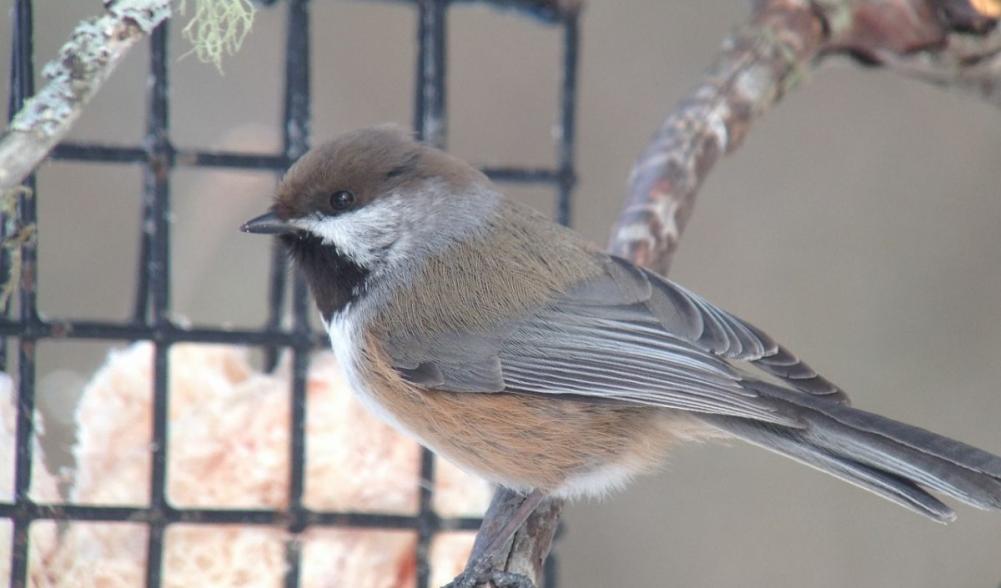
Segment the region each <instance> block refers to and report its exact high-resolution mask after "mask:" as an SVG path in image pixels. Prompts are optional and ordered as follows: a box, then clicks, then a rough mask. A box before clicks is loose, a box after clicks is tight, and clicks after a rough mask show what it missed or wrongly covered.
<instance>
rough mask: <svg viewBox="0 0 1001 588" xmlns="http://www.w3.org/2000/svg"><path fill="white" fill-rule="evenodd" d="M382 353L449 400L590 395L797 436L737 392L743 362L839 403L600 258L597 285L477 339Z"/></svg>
mask: <svg viewBox="0 0 1001 588" xmlns="http://www.w3.org/2000/svg"><path fill="white" fill-rule="evenodd" d="M387 350H388V352H389V354H390V357H391V358H392V359H393V363H394V365H395V366H396V367H397V368H398V371H399V372H400V374H401V375H402V376H403V377H404V378H406V379H407V380H409V381H411V382H413V383H414V384H417V385H421V386H425V387H428V388H434V389H441V390H450V391H456V392H499V391H502V390H517V391H522V392H530V393H538V394H565V395H576V396H589V397H601V398H604V399H608V400H616V401H623V402H630V403H638V404H649V405H655V406H663V407H668V408H676V409H681V410H689V411H696V412H703V413H711V414H723V415H731V416H738V417H745V418H752V419H755V420H761V421H767V422H773V423H778V424H783V425H787V426H797V425H798V421H797V419H796V417H794V416H790V415H789V414H783V413H782V411H781V410H779V409H778V408H776V407H777V406H778V404H777V403H774V402H772V401H770V400H769V399H767V398H763V397H761V396H760V395H759V394H758V392H756V391H753V390H750V389H748V388H747V387H745V386H743V385H742V383H741V380H742V378H741V376H740V375H739V374H738V373H737V371H736V370H735V369H734V368H733V367H732V366H731V365H730V364H729V363H728V362H727V360H746V361H750V362H753V363H755V364H756V365H759V366H760V367H762V369H765V370H766V371H768V372H770V373H773V374H775V375H776V376H778V377H780V378H783V379H785V380H787V381H789V382H790V383H791V384H792V385H793V386H795V387H797V388H798V389H801V390H803V391H806V392H810V393H814V394H824V395H835V396H837V395H840V390H838V389H837V388H835V387H834V386H832V385H830V384H829V383H827V381H826V380H823V378H820V376H817V375H816V373H815V372H813V371H812V370H811V369H810V368H809V367H808V366H806V365H805V364H804V363H802V362H801V361H799V360H798V359H796V358H795V356H793V355H792V354H790V353H789V352H788V351H786V350H785V349H784V348H782V347H780V346H779V345H777V344H776V343H775V342H774V341H772V339H771V338H769V337H768V336H767V335H765V334H764V333H762V332H761V331H759V330H757V329H755V328H754V327H752V326H751V325H749V324H747V323H745V322H743V321H741V320H740V319H738V318H736V317H734V316H732V315H730V314H729V313H727V312H725V311H723V310H721V309H719V308H717V307H715V306H713V305H712V304H710V303H708V302H707V301H705V300H704V299H702V298H700V297H698V296H697V295H695V294H692V293H691V292H688V291H687V290H685V289H683V288H681V287H680V286H677V285H675V284H673V283H671V282H669V281H668V280H666V279H664V278H661V277H659V276H657V275H655V274H652V273H650V272H648V271H646V270H643V269H640V268H638V267H636V266H634V265H632V264H630V263H629V262H627V261H625V260H622V259H618V258H614V257H608V258H606V261H605V272H604V274H603V275H601V276H599V277H597V278H593V279H589V280H586V281H584V282H582V283H580V284H578V285H576V286H575V287H573V288H571V289H569V291H567V292H566V293H565V294H564V295H563V296H561V297H560V298H559V299H558V300H556V301H554V302H552V303H551V304H548V305H546V306H544V307H540V308H537V309H535V311H534V312H531V313H528V314H527V315H526V316H523V317H521V318H520V319H518V320H515V321H511V322H510V323H508V324H498V325H496V326H495V328H493V329H490V330H489V332H478V333H473V332H465V333H447V334H444V335H440V336H437V337H434V338H432V339H430V340H422V341H414V340H403V339H399V338H394V337H393V336H392V335H390V337H389V340H388V341H387Z"/></svg>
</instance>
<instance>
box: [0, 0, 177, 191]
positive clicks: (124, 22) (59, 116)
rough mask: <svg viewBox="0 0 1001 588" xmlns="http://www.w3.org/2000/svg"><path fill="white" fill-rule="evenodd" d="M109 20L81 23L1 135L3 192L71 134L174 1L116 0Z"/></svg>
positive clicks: (109, 9)
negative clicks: (42, 84) (38, 87)
mask: <svg viewBox="0 0 1001 588" xmlns="http://www.w3.org/2000/svg"><path fill="white" fill-rule="evenodd" d="M105 8H106V10H107V12H106V14H105V15H104V16H101V17H98V18H94V19H91V20H86V21H83V22H81V23H80V24H79V25H77V27H76V29H74V31H73V33H72V35H71V36H70V40H69V41H68V42H67V43H66V44H65V45H63V47H62V49H60V51H59V57H58V58H56V59H55V60H53V61H51V62H49V63H48V64H47V65H46V66H45V68H44V69H43V70H42V75H43V76H44V77H45V79H46V84H45V87H43V88H42V89H41V90H40V91H39V92H38V93H37V94H35V96H33V97H32V98H31V99H30V100H28V102H26V103H25V105H24V107H23V108H22V109H21V111H20V112H18V113H17V115H16V116H15V117H14V119H13V120H12V121H11V123H10V126H9V127H8V128H7V130H6V131H5V132H4V134H3V135H2V136H0V192H3V191H5V190H7V189H9V188H13V187H14V186H17V185H18V184H20V183H21V182H22V181H24V178H26V177H27V176H28V174H30V173H31V172H32V170H34V169H35V168H36V167H37V166H38V164H39V163H41V162H42V160H44V159H45V157H46V156H47V155H48V153H49V151H51V150H52V148H53V147H55V146H56V144H57V143H59V141H60V140H61V139H62V138H63V137H64V136H66V133H68V132H69V130H70V128H71V127H72V126H73V124H74V123H75V122H76V120H77V119H78V118H79V117H80V113H81V112H82V111H83V107H84V106H85V105H86V104H87V103H88V102H89V101H90V99H91V98H93V97H94V95H95V94H96V93H97V90H98V89H99V88H100V87H101V85H102V84H103V83H104V81H105V80H107V79H108V76H109V75H111V72H112V71H114V69H115V67H116V66H117V65H118V64H119V63H120V62H121V61H122V58H123V57H124V56H125V55H126V54H127V53H128V51H129V49H131V48H132V47H133V46H134V45H135V44H136V43H137V42H138V41H139V39H141V38H143V37H144V36H146V35H147V34H149V33H150V31H152V30H153V29H154V28H156V26H157V25H159V24H160V23H161V22H163V21H164V20H166V19H167V18H169V17H170V13H171V12H170V0H117V1H115V0H111V1H106V2H105Z"/></svg>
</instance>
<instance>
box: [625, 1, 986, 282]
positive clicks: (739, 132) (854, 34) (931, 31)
mask: <svg viewBox="0 0 1001 588" xmlns="http://www.w3.org/2000/svg"><path fill="white" fill-rule="evenodd" d="M999 17H1001V0H938V1H937V2H929V1H928V0H813V1H810V0H759V1H758V2H756V3H755V5H754V12H753V14H752V17H751V20H750V22H749V23H748V24H747V25H746V26H744V27H743V28H741V29H739V30H738V31H737V32H736V33H734V34H733V35H731V36H730V37H729V38H727V39H726V40H725V41H724V42H723V50H722V52H721V53H720V54H719V56H718V57H717V59H716V62H715V64H714V65H713V66H712V67H711V68H710V69H709V71H708V72H707V74H706V76H705V78H704V79H703V81H702V82H701V83H700V84H699V85H698V86H696V88H695V89H694V90H693V91H692V92H691V93H690V94H689V95H688V97H687V98H685V99H684V100H682V101H681V103H680V104H679V105H678V106H677V107H676V108H675V109H674V111H672V112H671V114H669V115H668V117H667V119H666V120H665V121H664V123H663V124H662V125H661V127H660V129H658V130H657V132H656V133H655V134H654V137H653V139H652V140H651V142H650V143H649V145H648V146H647V148H646V149H645V150H644V151H643V153H642V155H640V157H639V160H638V161H637V162H636V164H635V166H634V168H633V171H632V174H631V175H630V179H629V190H628V195H627V197H626V205H625V208H624V210H623V212H622V214H621V216H620V217H619V219H618V222H617V223H616V225H615V228H614V230H613V232H612V237H611V242H610V245H609V247H610V249H611V251H612V252H614V253H616V254H617V255H621V256H623V257H626V258H628V259H631V260H632V261H634V262H636V263H639V264H641V265H644V266H646V267H649V268H652V269H654V270H656V271H658V272H660V273H662V274H666V273H667V271H668V270H669V269H670V265H671V258H672V256H673V255H674V252H675V250H676V249H677V246H678V241H679V240H680V238H681V234H682V232H683V231H684V229H685V225H686V224H687V223H688V219H689V217H690V216H691V214H692V209H693V206H694V204H695V195H696V193H697V191H698V189H699V186H700V185H701V184H702V181H703V180H704V179H705V177H706V176H707V175H708V173H709V171H710V170H711V169H712V167H713V165H715V164H716V162H717V161H718V160H719V158H720V156H722V155H723V154H724V153H729V152H732V151H733V150H735V149H736V148H737V147H738V146H740V144H741V143H742V141H743V139H744V137H745V136H746V135H747V132H748V130H749V129H750V127H751V123H753V122H754V120H755V119H757V118H758V117H759V116H761V115H762V114H764V113H765V112H767V111H768V110H770V109H771V108H772V107H773V106H774V105H775V104H776V103H777V102H778V101H779V100H780V99H781V98H782V96H783V95H784V94H785V93H786V92H788V91H789V90H791V89H792V88H794V87H795V86H796V85H797V84H798V83H799V82H800V81H801V80H802V79H803V78H804V77H805V74H806V73H807V72H808V71H809V70H810V69H811V68H812V67H814V66H816V65H817V64H818V63H820V61H821V58H822V57H825V56H828V55H832V54H848V55H851V56H853V57H855V58H856V59H859V60H861V61H863V62H864V63H866V64H870V65H882V66H886V67H888V68H890V69H892V70H894V71H897V72H899V73H902V74H904V75H910V76H914V77H918V78H920V79H924V80H928V81H932V82H934V83H937V84H940V85H948V86H954V87H957V88H960V89H964V90H970V91H973V92H975V93H977V94H979V95H980V96H981V97H983V98H984V99H986V100H989V101H991V102H993V103H994V104H998V105H1001V27H999V26H998V18H999Z"/></svg>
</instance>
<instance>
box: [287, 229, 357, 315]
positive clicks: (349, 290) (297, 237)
mask: <svg viewBox="0 0 1001 588" xmlns="http://www.w3.org/2000/svg"><path fill="white" fill-rule="evenodd" d="M280 238H281V241H282V243H283V244H284V245H285V247H286V248H287V249H288V252H289V255H290V256H291V257H292V259H293V260H294V261H295V263H296V265H298V266H299V268H300V269H301V270H302V273H303V275H304V276H305V278H306V282H307V283H308V284H309V289H310V290H311V291H312V292H313V298H314V299H315V300H316V306H317V307H318V308H319V310H320V314H321V315H322V316H323V320H324V321H325V322H328V323H329V322H330V320H331V318H333V316H334V315H336V314H337V313H339V312H341V311H342V310H344V309H345V308H346V307H347V306H348V305H349V304H351V303H352V302H356V301H357V300H358V299H360V298H361V297H363V296H364V295H365V292H366V280H367V278H368V274H369V270H368V269H366V268H364V267H362V266H360V265H358V264H357V263H355V262H354V261H353V260H352V259H350V258H349V257H347V256H345V255H344V254H343V253H342V252H341V251H339V250H338V249H337V247H335V246H333V245H329V244H325V243H323V242H322V241H321V240H320V238H319V237H315V236H312V235H308V234H287V235H282V236H281V237H280Z"/></svg>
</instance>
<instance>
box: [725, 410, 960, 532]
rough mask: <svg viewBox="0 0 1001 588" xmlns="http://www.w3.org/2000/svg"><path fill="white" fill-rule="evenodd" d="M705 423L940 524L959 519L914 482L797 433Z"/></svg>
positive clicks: (753, 424) (743, 422) (743, 423)
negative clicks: (811, 441) (826, 448)
mask: <svg viewBox="0 0 1001 588" xmlns="http://www.w3.org/2000/svg"><path fill="white" fill-rule="evenodd" d="M705 420H706V421H707V422H709V423H711V424H713V425H715V426H717V427H719V428H720V429H723V430H724V431H726V432H728V433H730V434H731V435H733V436H735V437H737V438H739V439H742V440H744V441H746V442H748V443H751V444H753V445H757V446H758V447H762V448H764V449H768V450H769V451H773V452H775V453H778V454H780V455H783V456H785V457H788V458H791V459H794V460H796V461H798V462H800V463H802V464H805V465H808V466H811V467H813V468H816V469H818V470H820V471H822V472H824V473H827V474H830V475H832V476H834V477H836V478H838V479H840V480H843V481H845V482H848V483H849V484H853V485H855V486H858V487H860V488H862V489H864V490H868V491H870V492H873V493H875V494H878V495H879V496H882V497H883V498H885V499H887V500H889V501H891V502H895V503H896V504H898V505H900V506H902V507H904V508H906V509H908V510H911V511H913V512H916V513H918V514H920V515H924V516H926V517H929V518H931V519H933V520H935V521H938V522H940V523H948V522H950V521H953V520H955V518H956V513H955V512H953V511H952V509H951V508H949V507H948V506H946V505H945V504H943V503H942V502H941V501H939V500H938V499H937V498H935V497H934V496H932V495H931V494H929V493H927V492H925V491H924V490H922V489H921V488H920V487H919V486H918V485H917V484H915V483H913V482H911V481H910V480H907V479H906V478H902V477H900V476H897V475H894V474H891V473H889V472H884V471H881V470H878V469H876V468H872V467H869V466H867V465H865V464H863V463H859V462H857V461H853V460H852V459H849V458H846V457H843V456H838V455H835V454H834V453H831V452H829V451H827V450H825V449H822V448H820V447H817V446H816V445H813V444H811V443H809V442H807V441H805V440H804V439H802V438H800V436H799V434H798V433H797V431H796V429H782V428H781V427H778V426H773V425H769V424H767V423H760V422H757V421H752V420H749V419H742V418H737V417H730V416H719V415H707V416H706V417H705Z"/></svg>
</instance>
